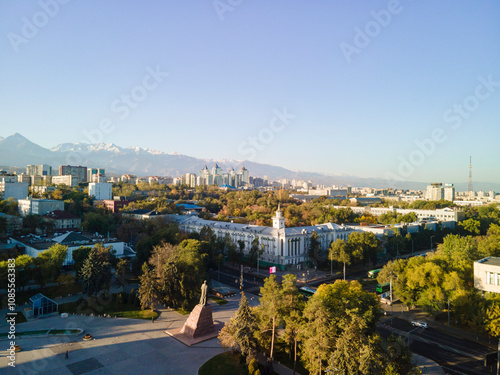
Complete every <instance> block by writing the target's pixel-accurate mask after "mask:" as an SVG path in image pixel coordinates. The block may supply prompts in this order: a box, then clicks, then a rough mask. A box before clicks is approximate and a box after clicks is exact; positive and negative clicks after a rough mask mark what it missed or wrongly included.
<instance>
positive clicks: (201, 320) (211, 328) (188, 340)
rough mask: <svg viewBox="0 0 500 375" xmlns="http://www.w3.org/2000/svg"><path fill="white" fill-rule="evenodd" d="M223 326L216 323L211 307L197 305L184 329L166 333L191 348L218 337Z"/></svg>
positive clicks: (220, 323)
mask: <svg viewBox="0 0 500 375" xmlns="http://www.w3.org/2000/svg"><path fill="white" fill-rule="evenodd" d="M223 326H224V324H223V323H222V322H214V320H213V318H212V307H211V306H208V305H206V306H201V305H196V306H195V308H194V309H193V311H191V314H189V318H188V319H187V320H186V323H184V325H183V326H182V327H180V328H175V329H171V330H165V331H164V332H165V333H166V334H168V335H170V336H172V337H173V338H175V339H177V340H179V341H180V342H182V343H183V344H185V345H187V346H191V345H194V344H197V343H199V342H202V341H206V340H210V339H212V338H214V337H217V335H218V334H219V331H220V330H221V329H222V327H223Z"/></svg>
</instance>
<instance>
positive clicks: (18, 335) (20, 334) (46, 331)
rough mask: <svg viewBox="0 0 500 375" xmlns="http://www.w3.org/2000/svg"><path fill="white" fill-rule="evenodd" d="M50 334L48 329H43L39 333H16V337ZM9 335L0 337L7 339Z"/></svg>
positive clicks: (5, 334)
mask: <svg viewBox="0 0 500 375" xmlns="http://www.w3.org/2000/svg"><path fill="white" fill-rule="evenodd" d="M48 332H49V330H48V329H41V330H38V331H26V332H16V337H20V336H38V335H46V334H47V333H48ZM7 335H8V333H1V334H0V337H7Z"/></svg>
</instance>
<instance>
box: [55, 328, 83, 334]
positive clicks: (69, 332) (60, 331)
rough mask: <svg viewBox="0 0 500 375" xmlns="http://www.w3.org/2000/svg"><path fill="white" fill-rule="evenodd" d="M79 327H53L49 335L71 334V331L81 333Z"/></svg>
mask: <svg viewBox="0 0 500 375" xmlns="http://www.w3.org/2000/svg"><path fill="white" fill-rule="evenodd" d="M80 332H81V331H80V330H79V329H51V330H50V331H49V335H69V334H71V333H80Z"/></svg>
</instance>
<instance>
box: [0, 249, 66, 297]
mask: <svg viewBox="0 0 500 375" xmlns="http://www.w3.org/2000/svg"><path fill="white" fill-rule="evenodd" d="M67 253H68V247H67V246H64V245H60V244H55V245H52V246H51V247H50V248H48V249H47V250H45V251H42V252H41V253H40V254H39V255H38V256H37V257H36V258H33V257H31V256H29V255H27V254H23V255H19V256H18V257H16V258H15V260H16V288H17V290H19V291H21V290H23V289H24V288H25V287H26V286H27V285H28V283H29V282H30V281H31V280H34V281H35V283H36V284H38V285H40V286H41V287H43V286H44V285H46V284H48V283H51V282H55V281H57V279H58V277H60V275H61V271H62V265H63V263H64V260H65V259H66V255H67ZM7 269H8V262H7V261H1V262H0V279H2V280H7V272H8V271H7Z"/></svg>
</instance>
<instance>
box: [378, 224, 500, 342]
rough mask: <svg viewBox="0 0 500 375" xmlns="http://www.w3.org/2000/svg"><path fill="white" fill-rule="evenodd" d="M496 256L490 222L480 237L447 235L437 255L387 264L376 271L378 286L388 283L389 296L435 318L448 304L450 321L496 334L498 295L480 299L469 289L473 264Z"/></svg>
mask: <svg viewBox="0 0 500 375" xmlns="http://www.w3.org/2000/svg"><path fill="white" fill-rule="evenodd" d="M488 256H495V257H498V256H500V226H498V225H496V224H491V226H490V229H489V230H488V232H487V235H486V236H476V237H472V236H459V235H448V236H447V237H445V238H444V241H443V243H442V244H440V245H439V246H438V249H437V251H435V252H434V253H432V254H430V255H427V256H426V257H412V258H409V259H407V260H404V259H399V260H395V261H392V262H389V263H387V265H385V266H384V267H383V269H382V271H381V272H380V273H379V275H378V278H377V280H378V281H379V282H380V283H385V282H389V281H390V280H391V279H392V281H393V291H394V294H395V295H396V296H397V297H398V298H399V299H400V300H401V301H402V302H403V303H404V304H405V305H407V306H408V308H412V307H414V306H416V305H419V306H421V307H422V308H424V309H425V310H426V311H428V312H429V313H430V314H432V315H434V316H438V315H439V314H441V312H443V311H444V309H446V308H447V306H448V302H449V303H450V306H451V311H452V316H453V319H454V320H455V322H456V323H458V324H460V325H466V326H470V327H473V328H475V329H476V330H477V331H478V332H484V331H488V332H490V333H491V334H493V335H499V336H500V322H499V320H498V319H493V317H494V316H495V314H498V317H499V318H500V314H499V313H500V308H499V302H500V299H499V298H498V297H490V296H486V297H483V296H482V295H481V294H480V292H478V291H477V290H476V289H475V288H474V274H473V272H474V271H473V263H474V261H476V260H478V259H482V258H484V257H488Z"/></svg>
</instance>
